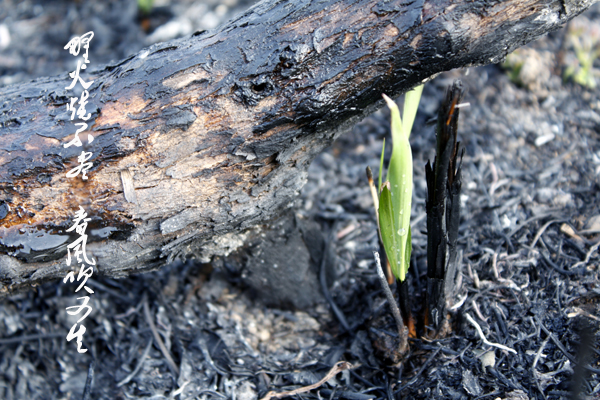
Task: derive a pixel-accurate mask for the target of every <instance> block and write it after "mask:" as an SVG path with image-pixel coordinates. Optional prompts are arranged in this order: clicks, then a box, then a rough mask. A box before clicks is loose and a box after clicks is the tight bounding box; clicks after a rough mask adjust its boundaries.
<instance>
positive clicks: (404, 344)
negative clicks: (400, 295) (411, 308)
mask: <svg viewBox="0 0 600 400" xmlns="http://www.w3.org/2000/svg"><path fill="white" fill-rule="evenodd" d="M373 255H374V256H375V263H376V264H377V276H379V282H380V283H381V287H382V288H383V293H385V297H386V298H387V301H388V303H389V305H390V309H391V310H392V315H393V316H394V319H395V320H396V327H397V328H398V338H399V340H400V344H399V346H398V351H399V352H400V354H405V353H406V350H407V349H408V328H406V326H405V324H404V321H403V320H402V314H400V309H399V308H398V305H397V304H396V300H395V299H394V295H393V294H392V290H391V289H390V286H389V285H388V282H387V279H386V277H385V274H384V273H383V268H381V260H380V259H379V253H378V252H376V251H374V252H373Z"/></svg>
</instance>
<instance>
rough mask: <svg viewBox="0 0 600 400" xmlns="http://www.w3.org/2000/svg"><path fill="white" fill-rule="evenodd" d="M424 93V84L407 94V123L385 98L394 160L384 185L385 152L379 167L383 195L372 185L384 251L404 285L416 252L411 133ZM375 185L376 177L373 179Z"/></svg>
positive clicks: (393, 105) (391, 161)
mask: <svg viewBox="0 0 600 400" xmlns="http://www.w3.org/2000/svg"><path fill="white" fill-rule="evenodd" d="M422 92H423V85H421V86H418V87H417V88H415V89H413V90H412V91H410V92H408V93H406V96H405V99H404V120H402V118H401V117H400V110H399V109H398V106H397V105H396V103H395V102H394V101H393V100H392V99H390V98H389V97H387V96H386V95H385V94H384V95H383V98H384V100H385V101H386V103H387V106H388V107H389V108H390V111H391V118H392V157H391V159H390V162H389V164H388V172H387V179H386V180H385V182H384V183H382V176H383V151H384V150H385V142H384V149H383V150H382V152H381V160H380V166H379V188H378V189H379V196H377V192H376V191H375V189H374V187H373V185H371V186H372V187H371V194H372V196H373V203H374V205H375V212H376V214H377V218H378V226H379V232H380V236H381V241H382V242H383V248H384V249H385V253H386V255H387V258H388V262H389V265H390V268H391V271H392V273H393V274H394V276H395V277H396V278H397V279H399V280H400V281H401V282H403V281H404V280H405V279H406V273H407V271H408V268H409V266H410V254H411V250H412V244H411V231H410V213H411V204H412V187H413V166H412V151H411V148H410V142H409V138H410V132H411V130H412V126H413V123H414V121H415V115H416V113H417V108H418V106H419V100H420V99H421V93H422ZM369 181H370V182H372V177H371V178H370V179H369Z"/></svg>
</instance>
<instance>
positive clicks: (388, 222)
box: [379, 185, 400, 277]
mask: <svg viewBox="0 0 600 400" xmlns="http://www.w3.org/2000/svg"><path fill="white" fill-rule="evenodd" d="M394 215H395V214H394V206H393V205H392V193H391V192H390V190H389V189H388V188H387V186H385V185H384V186H383V188H382V189H381V195H380V196H379V227H380V229H381V241H382V242H383V247H384V249H385V254H386V255H387V258H388V261H389V262H390V266H391V268H392V273H393V274H394V276H396V277H397V276H398V274H399V272H400V268H399V265H400V263H399V260H398V256H399V255H400V246H399V245H400V244H399V243H398V241H397V235H396V224H395V222H394Z"/></svg>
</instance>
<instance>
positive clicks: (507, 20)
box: [0, 0, 594, 295]
mask: <svg viewBox="0 0 600 400" xmlns="http://www.w3.org/2000/svg"><path fill="white" fill-rule="evenodd" d="M593 2H594V1H593V0H583V1H580V0H563V1H558V0H557V1H546V0H525V1H523V0H505V1H491V2H490V1H481V0H479V1H466V0H459V1H456V0H442V1H425V0H418V1H413V2H406V1H404V0H391V1H377V0H339V1H334V0H324V1H316V0H302V1H293V2H287V1H282V0H270V1H264V2H262V3H259V4H257V5H256V6H254V7H253V8H252V9H250V10H249V11H248V12H246V13H245V14H243V15H241V16H239V17H237V18H235V19H233V20H232V21H230V22H229V23H227V24H225V25H224V26H222V27H221V28H219V29H217V30H215V31H212V32H207V33H199V34H195V35H193V36H192V37H188V38H185V39H182V40H176V41H172V42H169V43H163V44H158V45H154V46H151V47H149V48H148V49H145V50H143V51H141V52H140V53H138V54H137V55H135V56H131V57H129V58H127V59H125V60H122V61H120V62H118V63H116V64H113V65H108V66H106V67H104V68H101V69H98V70H96V71H91V74H90V75H88V78H89V79H94V83H93V85H92V87H91V88H90V89H89V90H90V98H89V104H88V105H87V110H88V112H91V113H92V114H93V119H94V120H95V122H94V124H93V126H91V129H92V134H93V135H94V136H95V137H96V140H95V141H94V142H93V143H92V144H91V145H90V146H88V147H87V148H86V150H87V151H91V152H93V154H94V157H93V159H92V161H93V163H94V167H93V169H92V171H90V173H89V175H90V179H89V180H88V181H86V182H81V181H79V183H77V182H78V181H77V179H67V178H66V172H67V171H68V170H69V169H70V168H72V167H73V164H74V161H75V158H76V156H77V155H78V150H77V149H76V148H74V147H70V148H67V149H65V148H64V147H63V146H62V145H63V144H64V143H66V142H68V141H69V140H70V139H72V138H73V134H74V132H75V128H76V126H75V124H74V123H73V122H72V121H70V118H69V115H68V113H67V112H66V104H67V102H68V101H69V97H70V96H71V95H72V93H71V92H67V91H66V90H65V89H64V88H65V86H67V85H69V83H70V78H68V75H67V73H68V72H69V71H65V74H63V75H61V76H57V77H49V78H41V79H37V80H35V81H33V82H30V83H25V84H20V85H15V86H11V87H6V88H2V89H0V98H1V99H2V103H1V105H0V216H3V218H2V226H1V227H0V243H1V244H2V246H1V249H0V250H1V251H0V252H1V253H2V254H0V294H1V295H6V294H7V293H9V292H10V291H12V290H14V289H17V288H19V287H26V286H31V285H36V284H39V283H41V282H43V281H46V280H49V279H53V278H60V277H64V275H65V274H66V271H67V267H66V264H65V262H64V257H65V245H66V244H67V243H70V242H72V241H73V240H74V237H72V236H69V235H67V234H66V233H65V229H66V228H67V227H69V225H70V224H71V221H72V217H73V213H74V211H75V210H76V209H77V208H78V206H80V205H81V206H83V207H84V208H85V209H86V210H87V211H88V214H89V216H90V217H91V218H92V219H93V220H92V221H91V223H90V225H89V227H88V233H89V234H90V243H89V245H88V251H89V252H90V253H91V254H92V255H93V256H94V257H96V258H97V260H98V269H99V272H101V273H103V274H105V275H109V276H113V277H118V276H125V275H128V274H130V273H132V272H140V271H145V270H151V269H155V268H158V267H160V266H161V265H164V264H165V262H166V261H168V260H172V259H173V258H175V257H180V256H189V255H194V256H196V257H197V258H199V259H200V260H203V261H208V260H210V258H211V257H212V256H214V255H221V254H226V253H228V252H229V251H230V250H231V249H233V248H236V247H239V246H240V245H242V244H243V242H244V237H245V236H244V235H245V234H244V231H245V230H247V229H249V228H252V227H254V226H256V225H257V224H259V223H261V222H264V221H267V220H269V219H271V218H273V217H274V216H275V215H277V214H278V213H279V212H280V210H282V209H283V208H285V207H286V206H288V204H289V203H290V202H291V201H292V200H293V199H294V198H295V197H296V196H297V193H298V191H299V190H300V188H301V187H302V185H303V184H304V182H305V181H306V176H307V168H308V165H309V164H310V162H311V160H312V159H313V158H314V157H315V156H316V155H317V154H318V153H319V152H320V151H321V150H322V149H323V148H325V147H326V146H328V145H329V144H330V143H331V142H332V140H333V139H334V138H335V137H336V135H337V134H339V133H340V132H341V131H342V130H343V128H344V127H347V126H349V125H351V124H352V123H354V122H356V121H358V120H359V119H360V118H362V117H364V116H365V115H367V114H368V113H370V112H372V111H373V110H375V109H376V108H378V107H380V106H381V105H382V102H381V93H387V94H388V95H393V96H397V95H399V94H401V93H403V92H405V91H407V90H409V89H411V88H412V87H414V86H416V85H417V84H420V83H421V82H423V81H424V80H426V79H429V78H430V77H432V76H434V75H435V74H438V73H440V72H442V71H447V70H450V69H453V68H459V67H464V66H470V65H483V64H488V63H495V62H498V61H500V60H502V58H503V57H504V56H505V55H506V54H508V53H509V52H511V51H512V50H514V49H515V48H517V47H519V46H521V45H523V44H525V43H527V42H529V41H531V40H533V39H535V38H537V37H539V36H540V35H542V34H544V33H546V32H548V31H550V30H554V29H557V28H559V27H560V26H561V25H562V24H564V23H565V22H567V21H568V20H569V19H571V18H573V17H574V16H576V15H578V14H579V13H581V12H582V11H584V10H585V9H586V8H588V7H589V6H590V5H591V4H592V3H593ZM92 46H93V42H92ZM121 171H128V172H129V174H131V179H132V180H133V187H134V190H135V196H133V195H132V196H127V198H129V199H130V200H132V201H131V202H129V201H127V199H126V197H125V195H124V191H123V186H122V179H121ZM129 194H131V193H129ZM133 199H135V201H133Z"/></svg>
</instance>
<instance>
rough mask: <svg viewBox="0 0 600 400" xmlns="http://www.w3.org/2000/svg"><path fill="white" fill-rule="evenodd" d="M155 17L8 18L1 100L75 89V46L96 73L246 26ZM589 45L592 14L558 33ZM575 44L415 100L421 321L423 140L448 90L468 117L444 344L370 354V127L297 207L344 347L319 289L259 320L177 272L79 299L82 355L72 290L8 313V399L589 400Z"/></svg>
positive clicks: (375, 145)
mask: <svg viewBox="0 0 600 400" xmlns="http://www.w3.org/2000/svg"><path fill="white" fill-rule="evenodd" d="M156 3H157V4H158V5H157V7H156V8H155V9H154V11H153V12H152V14H150V16H149V17H148V18H141V17H139V15H138V13H137V10H136V4H135V1H133V0H127V1H125V0H120V1H110V2H77V1H58V0H57V1H51V2H46V1H23V2H17V1H7V0H5V1H2V3H0V4H1V6H0V71H1V72H0V84H3V85H8V84H12V83H17V82H21V81H24V80H28V79H33V78H35V77H37V76H43V75H53V74H59V73H64V72H65V71H70V70H72V65H71V63H72V60H73V59H72V57H70V56H68V54H67V52H66V51H63V50H62V46H64V45H65V44H66V42H67V41H68V39H69V38H70V35H71V34H72V33H75V32H77V33H83V32H86V31H88V30H94V32H95V37H94V39H93V41H92V48H91V51H90V60H91V62H92V63H94V64H92V65H99V64H101V63H105V62H108V61H110V60H111V59H120V58H123V57H125V56H127V55H128V54H130V53H132V52H136V51H138V50H140V49H141V48H143V47H144V46H147V45H149V44H151V43H152V42H153V41H162V40H168V39H170V38H172V37H176V36H179V35H187V34H190V33H192V32H193V31H196V30H200V29H210V28H212V27H214V26H216V24H218V23H220V22H222V21H223V20H225V19H228V18H229V17H231V15H232V14H233V13H235V12H238V11H240V10H242V9H244V8H246V7H248V6H249V4H248V3H247V2H238V1H236V0H230V1H223V2H217V1H209V0H206V1H203V2H191V1H168V0H167V1H158V0H156ZM173 21H175V22H176V23H175V24H169V23H170V22H173ZM599 27H600V9H599V8H598V7H595V8H594V9H593V10H590V11H588V12H587V13H586V14H585V15H584V16H582V17H579V18H578V19H577V21H575V22H574V23H573V24H572V26H571V31H570V32H575V31H576V30H577V29H579V28H581V29H587V31H585V32H583V33H579V37H580V39H582V40H583V39H585V38H591V37H593V36H594V35H596V36H595V37H596V38H597V39H596V40H600V28H599ZM153 35H154V36H153ZM573 37H574V36H573V34H572V33H568V32H567V31H566V30H563V31H559V32H555V33H552V34H550V35H549V36H547V37H545V38H543V39H541V40H539V41H537V42H535V43H533V44H532V45H530V46H529V47H528V48H527V49H526V50H525V49H521V50H520V51H519V52H518V58H512V59H509V60H511V62H519V60H526V63H525V64H524V66H523V67H522V68H521V69H520V70H518V69H515V67H513V68H512V69H509V70H506V69H503V68H502V67H501V66H498V65H492V66H487V67H480V68H472V69H470V70H469V71H468V73H467V71H452V72H449V73H445V74H442V75H440V76H438V77H437V78H435V79H434V80H433V81H432V82H430V83H428V84H427V85H426V87H425V91H424V94H423V99H422V102H421V106H420V108H419V115H418V117H417V121H416V127H415V130H414V133H413V135H412V137H411V142H412V145H413V157H414V165H415V189H414V199H413V246H414V249H413V265H412V267H411V269H410V273H409V285H410V293H411V303H412V304H413V307H414V309H413V312H414V313H415V315H417V316H418V315H420V314H421V313H422V312H423V310H422V304H423V303H424V288H425V285H426V281H425V273H426V265H425V260H426V237H425V235H424V232H423V231H424V230H425V218H424V217H425V214H424V199H425V193H426V188H425V174H424V168H423V167H424V165H425V162H426V160H427V159H433V156H434V154H433V148H434V145H433V144H434V142H435V138H434V132H433V127H431V126H427V125H426V124H425V121H427V120H429V119H431V118H433V117H435V115H436V110H437V107H438V106H439V103H440V101H441V99H442V97H443V93H444V91H445V90H446V87H447V86H448V85H449V84H450V83H451V82H452V81H453V80H454V79H456V78H460V79H461V80H462V81H463V83H464V86H465V88H466V89H467V92H466V94H465V97H464V101H468V102H470V104H471V106H470V107H469V108H466V109H463V110H461V120H460V125H459V135H460V140H461V141H462V143H463V144H464V147H465V155H464V158H463V195H462V201H463V209H462V218H461V226H460V235H459V247H460V250H461V251H462V263H461V266H462V272H461V277H462V279H461V286H460V288H459V290H458V294H457V298H456V299H455V304H456V307H455V308H454V309H453V310H452V311H451V315H450V318H451V330H450V332H449V334H448V336H447V337H446V338H443V339H438V340H428V339H425V338H422V337H419V338H416V339H412V340H411V342H410V346H411V351H410V354H409V355H408V356H407V357H405V358H404V359H403V360H402V361H401V362H399V363H395V364H393V363H392V361H390V359H389V358H390V357H389V356H390V352H389V351H387V350H386V349H385V346H384V344H385V342H384V341H383V340H382V338H383V339H385V338H386V337H388V338H389V335H392V336H393V333H392V332H393V327H394V325H393V323H392V321H391V319H390V317H389V311H388V308H387V305H386V303H385V300H384V296H383V294H382V292H381V290H380V287H379V285H378V281H377V278H376V274H375V272H374V261H373V255H372V251H373V250H374V249H377V248H378V244H377V243H378V242H377V233H376V225H375V221H374V216H373V211H372V204H371V198H370V195H369V191H368V187H367V182H366V177H365V172H364V171H365V167H366V166H368V165H369V166H371V168H372V169H373V170H374V171H377V168H378V157H379V152H380V150H381V145H382V140H383V138H384V137H387V138H388V140H387V141H388V143H389V128H388V125H389V119H388V117H389V115H388V113H387V111H386V110H381V111H378V112H376V113H375V114H373V115H372V116H370V117H369V118H367V119H365V120H364V121H362V122H361V123H359V124H357V125H356V126H355V127H354V128H353V129H352V130H351V131H349V132H347V133H345V134H344V135H342V136H341V137H340V138H339V139H338V140H337V141H336V142H335V144H334V145H333V146H332V147H331V148H330V149H329V150H328V151H326V152H325V153H323V154H321V155H320V156H319V157H318V158H317V159H316V160H315V162H314V163H313V165H312V166H311V169H310V177H309V181H308V183H307V185H306V186H305V188H304V190H303V192H302V195H301V197H300V198H299V199H298V201H297V203H296V205H295V206H296V208H295V210H296V213H297V214H298V219H303V220H309V221H314V222H315V223H317V224H318V227H319V228H320V230H321V231H322V232H323V235H322V237H323V240H325V241H326V242H327V246H328V247H326V248H327V249H330V251H331V252H332V253H333V255H334V257H331V258H330V259H329V262H328V263H327V264H328V265H327V267H328V269H329V274H328V276H329V283H328V284H326V285H325V286H326V287H328V291H329V293H330V295H331V299H332V301H333V302H334V303H335V304H336V305H337V307H338V308H339V310H340V313H339V315H342V316H343V318H344V319H345V323H344V324H345V325H346V326H347V327H344V324H342V323H341V322H340V318H341V317H340V316H339V315H334V313H332V312H331V304H330V303H329V302H328V301H326V300H324V296H323V295H321V292H322V291H321V287H316V288H315V287H311V288H308V289H307V293H310V295H311V296H314V297H315V298H316V300H315V301H314V302H312V301H308V302H307V304H308V303H311V302H312V303H316V304H314V305H310V306H309V305H306V306H305V310H304V311H297V310H289V309H282V308H276V307H273V306H270V307H267V306H266V305H265V304H264V303H263V302H262V301H261V300H259V299H258V298H257V297H256V296H255V293H253V292H252V291H250V290H248V289H247V288H246V286H247V281H246V280H245V279H244V273H243V272H242V273H240V272H239V271H238V270H236V269H235V268H232V267H231V266H230V265H229V264H228V263H227V262H225V263H224V262H223V261H222V260H217V261H216V262H215V263H213V265H199V264H196V263H194V261H193V260H188V261H186V262H182V261H179V262H177V263H175V264H173V265H168V266H165V267H164V268H162V269H161V270H160V271H157V272H154V273H149V274H143V275H137V276H131V277H130V278H127V279H122V280H113V279H106V278H102V277H98V278H97V279H95V280H93V281H90V282H91V285H92V287H93V289H94V290H95V294H94V295H93V296H91V305H92V307H93V312H92V313H91V314H90V316H89V317H88V318H87V319H86V323H85V325H86V327H87V332H86V334H85V336H84V338H85V339H84V342H85V345H86V347H88V348H89V349H90V351H89V352H88V353H86V354H78V353H77V352H76V346H75V344H74V342H71V343H68V342H67V341H66V340H65V336H66V333H67V331H68V328H69V327H70V326H71V325H72V323H73V322H74V321H72V320H71V318H72V317H71V316H69V315H67V313H66V312H65V308H66V307H68V306H71V305H73V304H75V295H74V293H73V292H74V288H73V287H71V286H69V285H64V284H62V282H55V283H48V284H45V285H43V286H40V287H38V288H36V289H35V290H31V291H29V292H25V293H21V294H19V295H15V296H13V297H12V298H8V299H3V300H1V301H0V304H1V307H0V338H1V339H0V398H2V399H80V398H94V399H95V398H98V399H142V398H144V399H163V398H165V399H166V398H178V399H194V398H203V399H211V398H215V399H216V398H232V399H255V398H260V397H262V396H264V395H265V394H266V392H267V391H268V390H272V389H277V390H284V389H283V388H286V389H287V390H292V389H295V388H299V387H303V386H307V385H310V384H313V383H316V382H318V381H319V380H320V379H321V378H322V377H324V376H325V375H326V373H327V372H328V371H329V370H330V368H331V367H332V366H333V365H334V364H335V363H336V362H338V361H341V360H345V361H348V362H350V363H352V364H353V365H354V366H355V368H354V369H352V370H350V371H345V372H342V373H341V374H338V375H337V376H336V377H335V378H334V379H331V380H329V381H328V382H327V383H323V384H322V385H320V386H319V388H317V389H314V390H312V391H310V392H305V393H301V394H298V395H296V396H295V397H296V398H306V399H309V398H310V399H312V398H329V399H335V398H346V399H358V400H362V399H369V398H383V399H392V398H394V399H400V398H407V399H412V398H415V399H459V398H460V399H463V398H464V399H466V398H477V399H479V398H489V399H497V398H499V399H557V398H575V396H580V397H579V398H600V362H599V361H600V356H599V355H600V351H599V350H598V348H599V347H600V346H598V343H600V342H599V341H598V339H599V330H598V326H599V324H598V321H599V316H600V307H599V304H600V302H599V299H600V279H599V273H600V254H599V249H598V247H599V246H598V244H599V243H600V92H599V91H598V90H597V89H590V88H586V87H583V86H581V85H579V84H576V83H573V82H571V81H567V82H564V81H563V79H562V74H563V71H564V70H565V68H567V66H568V65H575V64H576V56H575V51H574V47H573V43H572V41H573ZM515 60H516V61H515ZM573 63H575V64H573ZM595 65H596V68H600V64H599V63H598V62H597V63H596V64H595ZM517 72H520V76H519V77H517V76H516V75H518V74H517ZM511 78H513V80H511ZM388 152H389V149H388ZM315 293H316V295H315ZM467 315H469V316H471V317H472V318H473V319H474V320H475V321H476V322H477V323H478V325H479V326H480V327H481V330H482V332H483V334H484V335H485V337H486V339H487V340H488V341H489V342H493V343H499V344H502V345H504V346H507V347H509V348H511V349H513V350H514V351H515V353H516V354H515V353H513V352H509V351H506V350H501V349H498V348H495V347H491V346H489V345H487V344H485V343H484V342H483V340H482V338H481V337H480V335H479V334H478V332H477V330H476V329H475V327H474V326H473V325H472V324H471V323H470V322H469V321H468V320H467V317H466V316H467ZM155 335H158V336H160V337H161V338H162V341H163V342H164V345H165V350H161V349H160V348H159V346H158V345H156V339H155V338H154V337H155ZM167 355H168V357H171V358H172V360H173V362H172V363H170V362H169V361H168V357H167ZM89 371H92V372H93V381H91V384H90V385H88V389H89V393H87V394H83V393H84V388H85V387H86V377H87V376H88V372H89ZM573 390H575V391H576V392H577V393H575V394H574V392H573Z"/></svg>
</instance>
